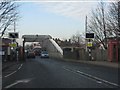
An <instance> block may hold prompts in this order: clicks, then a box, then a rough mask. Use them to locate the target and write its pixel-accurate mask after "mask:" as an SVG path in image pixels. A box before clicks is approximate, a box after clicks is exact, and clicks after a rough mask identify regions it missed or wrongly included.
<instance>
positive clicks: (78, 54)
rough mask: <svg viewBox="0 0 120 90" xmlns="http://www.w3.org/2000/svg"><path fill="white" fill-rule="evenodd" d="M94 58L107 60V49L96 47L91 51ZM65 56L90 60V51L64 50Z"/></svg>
mask: <svg viewBox="0 0 120 90" xmlns="http://www.w3.org/2000/svg"><path fill="white" fill-rule="evenodd" d="M91 55H92V60H96V61H107V59H108V55H107V50H102V49H95V50H92V52H91ZM63 57H64V58H67V59H78V60H89V53H88V52H86V50H85V49H78V50H73V51H71V50H67V51H66V50H63Z"/></svg>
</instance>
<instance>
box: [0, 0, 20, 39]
mask: <svg viewBox="0 0 120 90" xmlns="http://www.w3.org/2000/svg"><path fill="white" fill-rule="evenodd" d="M17 8H18V5H16V3H15V2H14V1H13V0H2V1H0V33H1V36H0V37H2V36H3V35H4V34H5V31H6V30H7V29H8V28H10V26H12V25H13V23H14V22H15V21H16V20H17V19H18V12H17Z"/></svg>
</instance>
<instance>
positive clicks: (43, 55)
mask: <svg viewBox="0 0 120 90" xmlns="http://www.w3.org/2000/svg"><path fill="white" fill-rule="evenodd" d="M40 57H41V58H49V54H48V52H47V51H41V55H40Z"/></svg>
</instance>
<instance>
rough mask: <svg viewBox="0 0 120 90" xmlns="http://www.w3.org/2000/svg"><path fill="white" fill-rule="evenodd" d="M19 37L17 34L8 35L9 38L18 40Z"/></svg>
mask: <svg viewBox="0 0 120 90" xmlns="http://www.w3.org/2000/svg"><path fill="white" fill-rule="evenodd" d="M18 37H19V35H18V33H15V32H14V33H9V38H18Z"/></svg>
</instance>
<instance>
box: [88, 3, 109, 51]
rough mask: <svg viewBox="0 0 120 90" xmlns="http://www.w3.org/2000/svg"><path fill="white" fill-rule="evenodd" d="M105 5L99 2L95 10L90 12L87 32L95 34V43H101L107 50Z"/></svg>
mask: <svg viewBox="0 0 120 90" xmlns="http://www.w3.org/2000/svg"><path fill="white" fill-rule="evenodd" d="M105 8H106V5H105V3H104V2H100V3H99V4H98V7H97V8H96V10H92V16H91V19H90V20H89V23H88V31H89V32H94V33H95V42H96V43H101V44H102V45H103V46H104V48H105V49H107V37H108V36H109V35H108V34H107V29H106V13H105Z"/></svg>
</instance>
